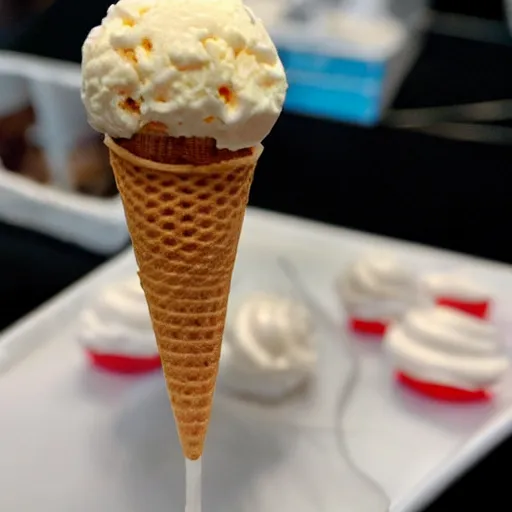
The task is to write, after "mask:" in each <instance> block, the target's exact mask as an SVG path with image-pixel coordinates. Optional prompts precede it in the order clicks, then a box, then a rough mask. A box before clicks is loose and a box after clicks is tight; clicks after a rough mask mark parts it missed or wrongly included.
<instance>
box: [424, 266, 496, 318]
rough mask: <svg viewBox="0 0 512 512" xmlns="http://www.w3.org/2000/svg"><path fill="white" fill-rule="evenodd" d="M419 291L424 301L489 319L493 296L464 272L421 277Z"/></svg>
mask: <svg viewBox="0 0 512 512" xmlns="http://www.w3.org/2000/svg"><path fill="white" fill-rule="evenodd" d="M418 290H419V293H420V297H421V298H422V299H423V300H427V301H431V302H434V303H437V304H439V305H443V306H448V307H453V308H456V309H460V310H461V311H464V312H466V313H468V314H471V315H474V316H478V317H480V318H487V316H488V314H489V309H490V306H491V302H492V298H491V294H490V292H489V291H488V290H486V289H485V288H484V287H482V286H481V285H479V284H478V283H476V282H475V281H473V280H472V279H471V278H470V277H469V276H467V275H465V274H464V273H462V272H451V273H436V274H428V275H425V276H423V277H421V279H420V281H419V286H418Z"/></svg>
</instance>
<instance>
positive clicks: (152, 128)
mask: <svg viewBox="0 0 512 512" xmlns="http://www.w3.org/2000/svg"><path fill="white" fill-rule="evenodd" d="M142 133H167V126H165V124H164V123H160V122H159V121H152V122H151V123H148V124H146V125H144V127H143V128H142Z"/></svg>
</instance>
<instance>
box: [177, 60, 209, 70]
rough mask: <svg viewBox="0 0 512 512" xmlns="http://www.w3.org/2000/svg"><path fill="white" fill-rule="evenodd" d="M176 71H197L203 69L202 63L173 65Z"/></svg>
mask: <svg viewBox="0 0 512 512" xmlns="http://www.w3.org/2000/svg"><path fill="white" fill-rule="evenodd" d="M174 67H175V68H176V69H177V70H178V71H199V70H200V69H203V68H204V67H205V64H204V63H202V62H192V63H191V64H174Z"/></svg>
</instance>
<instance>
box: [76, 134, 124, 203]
mask: <svg viewBox="0 0 512 512" xmlns="http://www.w3.org/2000/svg"><path fill="white" fill-rule="evenodd" d="M69 168H70V172H71V179H72V183H73V185H74V188H75V189H76V190H77V191H78V192H81V193H83V194H87V195H93V196H100V197H106V196H113V195H115V194H116V184H115V180H114V174H113V172H112V168H111V167H110V162H109V156H108V150H107V148H106V147H105V145H104V144H103V142H102V141H101V140H100V139H96V138H95V139H90V140H87V141H84V142H81V143H80V144H79V145H78V146H77V147H76V148H75V149H74V150H73V151H72V152H71V155H70V161H69Z"/></svg>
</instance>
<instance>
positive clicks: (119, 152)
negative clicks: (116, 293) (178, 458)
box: [106, 136, 259, 460]
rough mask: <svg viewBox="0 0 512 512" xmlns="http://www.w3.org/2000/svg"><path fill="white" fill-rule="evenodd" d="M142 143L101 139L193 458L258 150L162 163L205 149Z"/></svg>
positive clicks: (205, 417)
mask: <svg viewBox="0 0 512 512" xmlns="http://www.w3.org/2000/svg"><path fill="white" fill-rule="evenodd" d="M144 139H145V140H144V144H143V145H142V146H141V145H138V146H137V147H135V146H130V148H131V149H132V150H137V151H140V150H141V148H144V154H141V153H140V152H139V154H138V155H137V156H136V155H134V154H133V153H131V152H129V151H127V149H125V148H123V147H121V146H120V145H119V144H118V143H117V142H114V141H112V140H111V139H109V138H108V137H107V138H106V143H107V145H108V146H109V148H110V154H111V163H112V167H113V169H114V172H115V176H116V181H117V184H118V188H119V191H120V193H121V196H122V199H123V203H124V208H125V213H126V218H127V222H128V228H129V230H130V234H131V238H132V242H133V247H134V251H135V256H136V259H137V263H138V266H139V275H140V279H141V283H142V287H143V289H144V292H145V294H146V298H147V301H148V306H149V311H150V314H151V318H152V321H153V328H154V331H155V335H156V339H157V342H158V346H159V350H160V356H161V359H162V365H163V369H164V374H165V379H166V382H167V389H168V392H169V396H170V399H171V403H172V407H173V410H174V416H175V418H176V422H177V426H178V432H179V435H180V439H181V444H182V447H183V451H184V453H185V456H186V457H187V458H189V459H192V460H195V459H198V458H199V457H200V456H201V455H202V452H203V445H204V440H205V436H206V431H207V428H208V423H209V419H210V412H211V407H212V399H213V393H214V390H215V382H216V377H217V371H218V366H219V358H220V349H221V342H222V336H223V332H224V324H225V319H226V308H227V303H228V295H229V289H230V284H231V275H232V272H233V267H234V263H235V258H236V252H237V247H238V241H239V237H240V231H241V228H242V223H243V219H244V214H245V209H246V205H247V201H248V196H249V189H250V186H251V183H252V179H253V175H254V169H255V166H256V162H257V159H258V156H259V153H258V152H256V151H253V150H249V153H248V156H239V155H234V158H232V159H230V160H225V161H221V162H216V163H211V164H203V165H192V164H169V163H163V162H162V160H164V158H157V157H155V155H157V154H158V155H160V157H162V155H164V154H167V160H168V161H184V160H186V161H191V160H194V158H196V156H199V158H200V159H202V160H203V161H204V159H205V155H206V154H207V150H206V148H205V145H204V144H199V145H198V148H197V150H192V151H189V154H187V155H185V154H184V153H182V154H180V153H179V151H178V153H176V149H177V147H179V146H177V145H176V144H174V142H175V140H174V141H173V140H172V139H170V141H169V142H170V145H169V146H170V147H174V150H172V151H170V150H169V146H166V148H162V140H161V137H155V144H154V145H153V146H152V145H151V143H150V142H148V140H146V139H147V136H146V137H144ZM173 144H174V145H173ZM196 145H197V144H196ZM205 151H206V153H205ZM146 156H148V157H152V158H153V159H154V160H152V161H150V160H147V159H146V158H144V157H146ZM140 157H143V158H140ZM213 159H215V155H213ZM155 160H156V161H155ZM158 160H160V161H158Z"/></svg>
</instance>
